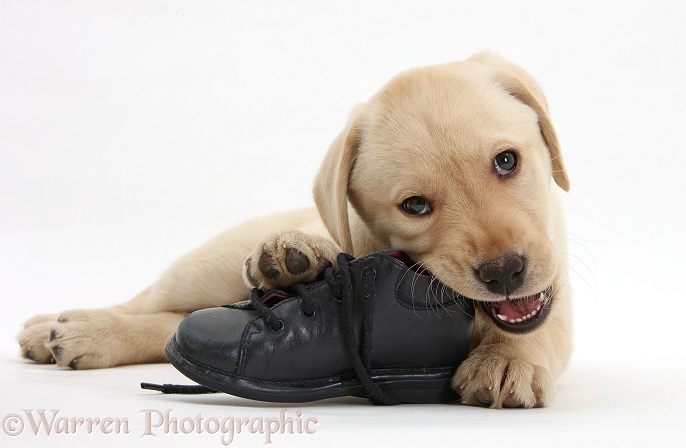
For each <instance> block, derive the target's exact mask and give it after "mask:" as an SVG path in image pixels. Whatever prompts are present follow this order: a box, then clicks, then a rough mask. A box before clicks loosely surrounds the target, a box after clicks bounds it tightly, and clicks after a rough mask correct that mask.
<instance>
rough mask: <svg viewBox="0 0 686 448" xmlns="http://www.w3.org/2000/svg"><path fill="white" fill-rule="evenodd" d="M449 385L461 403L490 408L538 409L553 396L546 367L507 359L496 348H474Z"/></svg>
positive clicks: (500, 350)
mask: <svg viewBox="0 0 686 448" xmlns="http://www.w3.org/2000/svg"><path fill="white" fill-rule="evenodd" d="M452 384H453V387H454V388H455V389H456V390H457V392H458V393H459V394H460V396H461V397H462V402H463V403H464V404H469V405H477V406H486V407H491V408H534V407H536V408H539V407H543V406H546V405H548V404H549V403H550V401H551V400H552V398H553V395H554V394H555V382H554V381H553V378H552V376H551V375H550V372H549V371H548V370H547V369H546V368H544V367H540V366H535V365H533V364H531V363H529V362H528V361H525V360H522V359H517V358H516V357H510V356H507V353H506V352H505V351H504V350H502V349H501V348H500V347H498V346H497V345H490V346H485V347H484V346H479V347H477V348H476V349H475V350H474V351H473V352H472V353H471V354H470V355H469V357H468V358H467V359H466V360H465V361H464V362H463V363H462V364H461V365H460V367H458V369H457V371H456V372H455V376H454V377H453V383H452Z"/></svg>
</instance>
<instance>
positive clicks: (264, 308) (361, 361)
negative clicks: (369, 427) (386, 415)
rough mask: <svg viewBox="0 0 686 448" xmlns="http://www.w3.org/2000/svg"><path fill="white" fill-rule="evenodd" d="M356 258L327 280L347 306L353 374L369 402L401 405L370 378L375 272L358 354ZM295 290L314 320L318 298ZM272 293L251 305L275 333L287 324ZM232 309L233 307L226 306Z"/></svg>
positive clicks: (256, 296) (199, 390)
mask: <svg viewBox="0 0 686 448" xmlns="http://www.w3.org/2000/svg"><path fill="white" fill-rule="evenodd" d="M352 260H354V257H353V256H351V255H348V254H344V253H340V254H338V256H337V257H336V261H337V263H338V268H339V270H338V277H337V276H336V273H335V272H334V270H333V268H327V269H326V271H325V272H324V278H325V279H326V282H327V283H328V285H329V287H330V288H331V291H332V292H333V295H334V299H335V300H336V301H338V302H341V303H342V305H343V312H344V318H345V329H344V330H345V331H344V337H345V346H346V349H347V352H348V356H349V358H350V361H351V363H352V367H353V370H354V372H355V375H356V376H357V379H358V380H359V381H360V384H361V385H362V387H363V388H364V390H365V392H366V393H367V398H368V399H369V400H370V401H371V402H372V403H373V404H376V405H397V404H400V401H398V400H397V399H395V398H394V397H392V396H391V395H389V394H388V393H386V392H384V391H383V390H382V389H381V388H380V387H379V385H378V384H376V383H375V382H374V380H372V378H371V375H370V370H371V354H372V350H371V348H372V340H371V338H372V332H371V327H372V313H373V305H374V281H375V279H376V272H375V271H374V270H373V269H366V270H365V271H364V272H363V274H362V282H363V291H364V304H363V306H364V313H363V319H362V328H361V337H360V349H359V350H358V348H357V344H356V343H355V332H354V328H353V327H354V318H353V315H354V302H355V289H354V286H353V281H352V276H351V273H350V261H352ZM292 289H293V290H294V291H295V292H296V294H297V295H299V296H300V297H301V298H302V309H303V313H304V314H306V315H307V316H313V315H314V313H315V304H314V300H315V299H314V298H313V297H312V296H311V295H310V290H309V288H308V287H307V286H306V285H293V287H292ZM268 294H271V291H268V292H262V291H261V290H259V289H253V290H252V291H251V292H250V305H251V306H252V307H254V309H255V310H256V311H257V313H258V315H259V316H260V317H261V318H262V319H264V321H265V323H266V324H267V325H268V326H269V328H271V329H272V330H274V331H281V330H283V328H284V326H285V324H284V322H283V321H282V320H281V319H280V318H279V317H278V316H276V314H275V313H274V311H273V310H272V309H271V307H270V306H268V305H266V304H265V297H268ZM226 306H227V307H231V305H226ZM141 388H143V389H149V390H156V391H159V392H162V393H165V394H206V393H217V391H215V390H214V389H210V388H209V387H206V386H201V385H178V384H161V385H160V384H152V383H141Z"/></svg>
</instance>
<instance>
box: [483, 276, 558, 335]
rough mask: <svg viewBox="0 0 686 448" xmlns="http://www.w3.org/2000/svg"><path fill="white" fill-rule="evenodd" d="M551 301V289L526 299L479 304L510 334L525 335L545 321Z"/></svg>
mask: <svg viewBox="0 0 686 448" xmlns="http://www.w3.org/2000/svg"><path fill="white" fill-rule="evenodd" d="M552 300H553V294H552V287H548V289H546V290H545V291H542V292H540V293H538V294H534V295H531V296H526V297H517V298H509V297H508V298H504V299H502V300H500V301H498V302H481V307H482V308H483V310H484V312H485V313H486V315H488V316H489V317H490V318H491V320H493V322H495V324H496V325H497V326H498V327H500V328H502V329H503V330H505V331H508V332H510V333H526V332H528V331H531V330H534V329H535V328H537V327H538V326H539V325H541V324H542V323H543V321H545V318H546V317H548V314H549V313H550V307H551V302H552Z"/></svg>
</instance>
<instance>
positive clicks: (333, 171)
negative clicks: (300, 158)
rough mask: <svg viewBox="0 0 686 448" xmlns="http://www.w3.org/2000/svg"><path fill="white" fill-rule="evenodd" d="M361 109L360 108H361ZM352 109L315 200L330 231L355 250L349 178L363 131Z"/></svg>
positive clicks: (323, 169) (333, 146)
mask: <svg viewBox="0 0 686 448" xmlns="http://www.w3.org/2000/svg"><path fill="white" fill-rule="evenodd" d="M358 111H359V108H358ZM358 115H359V114H358V113H356V112H353V115H352V116H351V118H350V121H349V123H348V125H347V126H346V128H345V129H344V130H343V132H341V133H340V135H339V136H338V137H336V139H335V140H334V141H333V143H331V147H330V148H329V152H328V153H327V154H326V157H325V158H324V161H323V162H322V166H321V168H320V169H319V174H317V177H316V178H315V182H314V191H313V193H314V202H315V204H316V205H317V210H319V215H320V216H321V218H322V220H323V221H324V224H325V225H326V228H327V230H328V231H329V233H330V234H331V236H332V237H333V239H334V240H335V241H336V243H338V245H339V246H341V249H343V252H347V253H349V254H352V253H353V243H352V237H351V235H350V221H349V218H348V181H349V179H350V171H351V170H352V168H353V164H354V163H355V158H356V157H357V150H358V148H359V146H360V138H361V131H360V126H359V120H358V118H357V117H358Z"/></svg>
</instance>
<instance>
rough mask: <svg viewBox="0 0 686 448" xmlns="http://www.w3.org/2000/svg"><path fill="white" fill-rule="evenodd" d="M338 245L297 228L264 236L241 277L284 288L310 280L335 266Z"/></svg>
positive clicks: (253, 283) (257, 284) (248, 282)
mask: <svg viewBox="0 0 686 448" xmlns="http://www.w3.org/2000/svg"><path fill="white" fill-rule="evenodd" d="M340 251H341V250H340V248H339V246H338V245H337V244H336V243H334V242H333V241H332V240H331V239H329V238H326V237H324V236H320V235H313V234H310V233H305V232H302V231H299V230H293V231H288V232H282V233H274V234H271V235H269V236H267V237H266V238H264V239H263V240H262V241H261V242H260V243H259V244H258V245H257V246H256V247H255V249H254V250H253V252H252V254H250V256H249V257H248V259H247V260H246V261H245V267H244V269H243V280H244V281H245V283H246V285H249V286H251V287H259V288H261V289H275V288H286V287H288V286H289V285H292V284H294V283H307V282H312V281H314V280H315V279H316V278H317V277H318V276H319V275H320V274H321V273H322V272H323V271H324V270H325V269H326V268H327V267H329V266H334V267H337V266H336V255H338V253H339V252H340Z"/></svg>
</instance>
